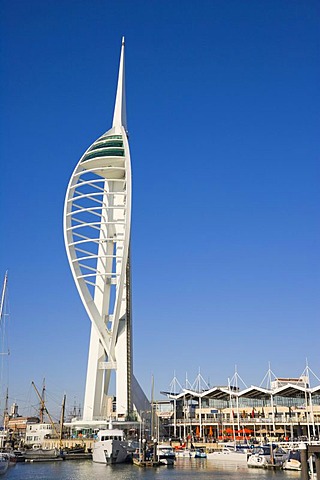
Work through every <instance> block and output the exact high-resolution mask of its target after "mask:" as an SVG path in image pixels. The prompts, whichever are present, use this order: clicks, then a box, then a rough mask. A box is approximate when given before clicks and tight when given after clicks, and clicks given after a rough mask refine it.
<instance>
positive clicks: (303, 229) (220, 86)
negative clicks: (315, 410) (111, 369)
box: [0, 0, 320, 413]
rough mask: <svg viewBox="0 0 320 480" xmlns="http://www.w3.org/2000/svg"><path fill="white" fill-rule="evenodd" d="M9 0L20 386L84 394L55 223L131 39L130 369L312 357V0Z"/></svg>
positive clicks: (248, 369)
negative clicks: (123, 40) (122, 46)
mask: <svg viewBox="0 0 320 480" xmlns="http://www.w3.org/2000/svg"><path fill="white" fill-rule="evenodd" d="M0 4H1V12H2V13H1V19H0V22H1V32H2V33H1V56H2V59H1V63H2V73H1V85H0V87H1V125H0V128H1V177H0V182H1V185H0V192H1V258H0V274H1V277H2V276H3V275H4V273H5V270H6V269H8V270H9V299H10V322H11V324H10V331H9V333H10V337H9V343H10V351H11V356H10V374H9V394H10V401H13V400H17V401H18V403H19V405H20V406H21V409H22V410H21V413H24V411H23V408H25V407H26V405H27V403H28V402H29V396H30V401H31V402H32V401H33V402H34V403H36V402H35V396H34V394H32V393H31V391H30V390H31V387H30V383H31V381H32V380H34V381H35V383H36V384H37V385H38V386H41V382H42V379H43V377H45V378H46V383H47V389H48V391H49V392H50V391H51V392H52V395H53V396H54V397H55V398H57V399H58V400H57V401H58V402H60V401H61V399H62V395H63V393H64V392H66V393H67V396H68V402H69V406H70V408H71V406H72V404H73V402H74V399H76V401H77V403H79V402H80V403H82V401H83V393H84V383H85V373H86V363H87V351H88V342H89V328H90V324H89V320H88V318H87V316H86V313H85V310H84V308H83V306H82V304H81V301H80V298H79V296H78V293H77V291H76V287H75V285H74V282H73V279H72V276H71V272H70V269H69V265H68V261H67V257H66V254H65V249H64V243H63V231H62V213H63V203H64V196H65V191H66V187H67V184H68V181H69V178H70V175H71V173H72V171H73V169H74V167H75V165H76V163H77V162H78V160H79V158H80V157H81V155H82V154H83V152H84V151H85V149H86V148H87V147H88V146H89V145H90V144H91V143H92V142H93V141H94V140H95V139H96V138H97V137H98V136H99V135H100V134H102V133H103V132H104V131H106V130H108V129H109V128H110V126H111V119H112V113H113V104H114V97H115V89H116V80H117V69H118V62H119V53H120V44H121V37H122V35H125V37H126V81H127V110H128V125H129V130H130V145H131V156H132V167H133V223H132V257H133V258H132V263H133V309H134V311H133V315H134V371H135V374H136V376H137V378H138V379H139V380H140V382H141V384H142V386H143V387H144V389H145V390H146V392H147V394H148V395H149V394H150V388H151V375H152V374H154V376H155V383H156V390H157V391H160V390H166V389H168V387H169V383H170V381H171V379H172V377H173V373H174V371H175V372H176V375H177V377H178V378H179V380H180V382H183V381H184V378H185V375H186V372H188V378H189V379H190V380H191V381H193V379H194V377H195V376H196V374H197V372H198V368H199V367H200V368H201V373H202V375H203V377H204V378H205V379H206V380H209V381H210V384H211V385H215V384H220V385H221V384H226V383H227V378H228V377H231V376H232V374H233V371H234V366H235V364H237V368H238V371H239V373H240V375H241V376H242V378H243V379H244V380H245V382H246V383H247V384H248V385H249V384H252V383H253V384H259V383H260V381H261V380H262V378H263V376H264V374H265V372H266V370H267V368H268V362H269V361H270V362H271V367H272V370H273V371H274V372H275V373H276V374H277V375H279V376H280V375H281V376H298V375H299V374H300V373H301V372H302V370H303V369H304V366H305V359H306V357H307V358H308V360H309V364H310V366H311V367H312V369H313V370H314V371H315V372H316V373H317V374H318V375H320V364H319V334H320V331H319V330H320V327H319V325H320V322H319V310H320V308H319V307H320V302H319V286H320V285H319V284H320V281H319V280H320V278H319V277H320V268H319V267H320V262H319V256H320V255H319V254H320V249H319V233H320V232H319V200H320V198H319V150H320V149H319V147H320V141H319V110H320V108H319V107H320V105H319V103H320V102H319V100H320V98H319V97H320V95H319V80H320V78H319V77H320V62H319V50H320V48H319V44H320V42H319V40H320V32H319V24H320V23H319V20H320V18H319V17H320V15H319V10H320V5H319V2H318V1H316V0H308V1H307V2H301V1H300V0H265V1H262V0H261V1H258V0H257V1H240V0H238V1H232V0H230V1H229V0H208V1H207V0H202V1H200V2H199V1H194V0H193V1H188V0H184V1H183V2H178V1H166V0H162V1H160V0H159V1H146V0H145V1H139V0H136V1H134V2H133V1H130V0H127V1H125V0H117V1H107V0H104V1H102V0H101V1H98V0H87V1H81V0H79V1H71V0H69V1H63V2H62V1H54V0H48V1H43V0H39V1H36V0H30V1H17V0H10V1H9V0H2V1H1V2H0Z"/></svg>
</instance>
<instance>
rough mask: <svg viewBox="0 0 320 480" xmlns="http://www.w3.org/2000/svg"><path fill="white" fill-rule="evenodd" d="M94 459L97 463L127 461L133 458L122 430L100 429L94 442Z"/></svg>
mask: <svg viewBox="0 0 320 480" xmlns="http://www.w3.org/2000/svg"><path fill="white" fill-rule="evenodd" d="M92 460H93V461H94V462H96V463H105V464H113V463H125V462H128V461H130V460H131V455H130V454H129V453H128V442H127V441H126V440H125V438H124V433H123V431H122V430H118V429H112V428H110V429H108V430H100V431H99V432H98V435H97V439H96V440H95V442H94V444H93V449H92Z"/></svg>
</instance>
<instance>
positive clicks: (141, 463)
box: [132, 457, 164, 468]
mask: <svg viewBox="0 0 320 480" xmlns="http://www.w3.org/2000/svg"><path fill="white" fill-rule="evenodd" d="M132 461H133V465H136V466H137V467H144V468H147V467H151V468H154V467H160V466H161V465H164V464H163V463H161V462H160V460H153V459H151V460H143V459H142V458H135V457H133V459H132Z"/></svg>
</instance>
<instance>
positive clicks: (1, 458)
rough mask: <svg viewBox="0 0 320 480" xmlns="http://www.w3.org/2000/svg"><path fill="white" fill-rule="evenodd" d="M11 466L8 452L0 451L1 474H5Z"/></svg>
mask: <svg viewBox="0 0 320 480" xmlns="http://www.w3.org/2000/svg"><path fill="white" fill-rule="evenodd" d="M8 467H9V457H8V455H7V454H6V453H0V475H4V474H5V473H6V471H7V470H8Z"/></svg>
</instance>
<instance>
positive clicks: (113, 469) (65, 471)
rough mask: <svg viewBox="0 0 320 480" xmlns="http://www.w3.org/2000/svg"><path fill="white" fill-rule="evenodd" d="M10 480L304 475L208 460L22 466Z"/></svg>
mask: <svg viewBox="0 0 320 480" xmlns="http://www.w3.org/2000/svg"><path fill="white" fill-rule="evenodd" d="M3 478H4V479H8V480H137V479H138V480H169V479H170V480H194V479H195V478H197V479H199V480H209V479H210V480H229V479H230V480H270V479H272V480H299V479H300V472H285V471H275V472H273V471H268V470H263V469H261V470H260V469H248V468H247V467H239V466H236V465H229V466H222V467H221V466H219V467H217V466H214V465H213V464H212V462H210V461H207V460H205V459H179V460H177V461H176V464H175V466H174V467H166V466H162V467H159V468H154V469H153V468H149V469H143V468H139V467H136V466H134V465H114V466H106V465H100V464H96V463H93V462H91V461H88V460H84V461H66V462H52V463H33V464H30V463H26V464H24V463H18V464H17V465H16V466H15V467H12V468H10V469H9V470H8V472H7V473H6V475H5V476H4V477H3Z"/></svg>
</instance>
